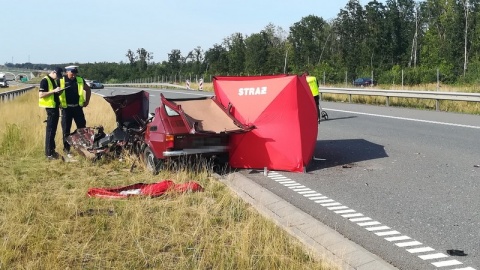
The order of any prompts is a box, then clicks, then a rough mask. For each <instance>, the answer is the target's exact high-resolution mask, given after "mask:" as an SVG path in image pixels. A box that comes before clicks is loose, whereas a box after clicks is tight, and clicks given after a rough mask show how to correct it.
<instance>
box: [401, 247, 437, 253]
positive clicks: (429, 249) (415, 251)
mask: <svg viewBox="0 0 480 270" xmlns="http://www.w3.org/2000/svg"><path fill="white" fill-rule="evenodd" d="M434 250H435V249H433V248H431V247H421V248H411V249H407V251H408V252H410V253H420V252H428V251H434Z"/></svg>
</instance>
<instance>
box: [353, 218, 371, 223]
mask: <svg viewBox="0 0 480 270" xmlns="http://www.w3.org/2000/svg"><path fill="white" fill-rule="evenodd" d="M367 220H372V219H371V218H369V217H362V218H351V219H350V221H352V222H359V221H367Z"/></svg>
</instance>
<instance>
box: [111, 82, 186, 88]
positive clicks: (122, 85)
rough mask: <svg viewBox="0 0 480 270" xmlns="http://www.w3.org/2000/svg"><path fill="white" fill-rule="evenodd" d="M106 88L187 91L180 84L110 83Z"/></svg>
mask: <svg viewBox="0 0 480 270" xmlns="http://www.w3.org/2000/svg"><path fill="white" fill-rule="evenodd" d="M104 86H111V87H152V86H156V87H159V86H160V87H173V88H180V89H187V87H185V86H182V85H178V84H172V83H113V84H112V83H108V84H104Z"/></svg>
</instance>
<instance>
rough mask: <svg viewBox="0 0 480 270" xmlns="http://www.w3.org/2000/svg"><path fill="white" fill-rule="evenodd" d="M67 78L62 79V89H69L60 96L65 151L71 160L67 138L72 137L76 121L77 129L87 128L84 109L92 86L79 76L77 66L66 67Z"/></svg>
mask: <svg viewBox="0 0 480 270" xmlns="http://www.w3.org/2000/svg"><path fill="white" fill-rule="evenodd" d="M65 71H66V72H67V75H66V76H63V77H62V78H61V79H60V87H61V88H67V87H68V89H66V90H65V92H64V93H62V95H60V104H61V107H62V130H63V151H64V152H65V153H66V154H67V156H68V157H69V158H71V157H72V156H71V153H70V144H69V143H68V142H67V137H68V136H69V135H70V129H71V128H72V121H73V120H74V121H75V125H76V126H77V128H85V127H86V125H87V121H86V119H85V114H84V113H83V108H84V107H87V106H88V103H89V102H90V96H91V95H92V91H91V89H90V86H88V84H87V83H86V82H85V79H83V78H82V77H80V76H77V74H78V67H77V66H68V67H65Z"/></svg>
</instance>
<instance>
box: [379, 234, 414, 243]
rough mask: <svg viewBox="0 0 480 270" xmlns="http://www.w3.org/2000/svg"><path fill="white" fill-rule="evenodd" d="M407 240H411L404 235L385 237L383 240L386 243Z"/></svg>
mask: <svg viewBox="0 0 480 270" xmlns="http://www.w3.org/2000/svg"><path fill="white" fill-rule="evenodd" d="M408 239H412V238H410V237H409V236H406V235H402V236H393V237H387V238H385V240H387V241H388V242H393V241H400V240H408Z"/></svg>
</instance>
